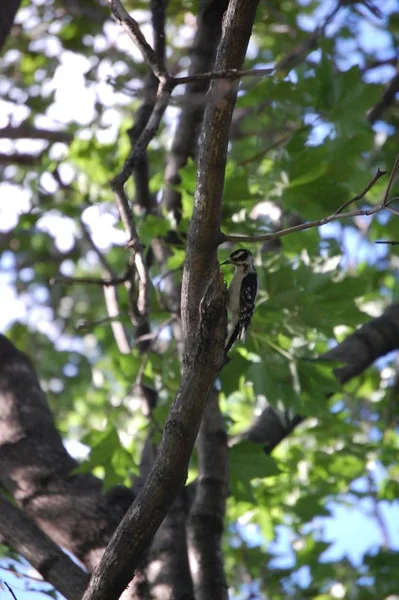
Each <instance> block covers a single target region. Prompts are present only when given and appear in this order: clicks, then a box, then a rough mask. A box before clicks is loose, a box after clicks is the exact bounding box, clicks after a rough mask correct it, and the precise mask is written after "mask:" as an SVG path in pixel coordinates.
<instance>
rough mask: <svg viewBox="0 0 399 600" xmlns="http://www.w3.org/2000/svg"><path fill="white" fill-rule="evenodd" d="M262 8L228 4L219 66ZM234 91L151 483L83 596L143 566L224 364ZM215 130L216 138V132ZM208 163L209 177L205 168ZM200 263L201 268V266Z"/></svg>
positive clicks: (240, 56) (112, 587) (218, 124)
mask: <svg viewBox="0 0 399 600" xmlns="http://www.w3.org/2000/svg"><path fill="white" fill-rule="evenodd" d="M256 7H257V1H255V0H232V1H231V2H230V4H229V8H228V10H227V13H226V15H225V20H224V34H223V37H222V41H221V44H220V48H219V55H218V56H219V58H218V60H217V68H218V69H220V70H222V69H225V68H241V67H242V63H243V60H244V57H245V53H246V49H247V45H248V41H249V38H250V35H251V30H252V24H253V21H254V18H255V12H256ZM236 94H237V86H233V88H232V89H231V93H230V94H229V96H228V98H227V99H226V100H225V101H224V102H223V103H219V104H218V106H216V105H214V106H208V109H207V111H206V114H205V120H204V126H203V131H204V137H203V144H202V150H201V153H200V160H199V177H198V182H197V192H196V199H195V208H194V214H193V219H192V222H191V228H190V234H189V238H188V239H189V243H188V251H187V261H186V267H185V274H184V279H185V294H184V295H183V298H184V311H183V313H184V328H185V331H186V332H187V334H188V335H187V341H188V343H187V347H186V361H185V369H184V373H183V378H182V383H181V385H180V388H179V391H178V393H177V396H176V398H175V400H174V402H173V405H172V407H171V410H170V413H169V417H168V419H167V422H166V424H165V429H164V433H163V437H162V441H161V444H160V447H159V451H158V454H157V457H156V460H155V464H154V466H153V468H152V470H151V473H150V475H149V477H148V479H147V482H146V484H145V486H144V488H143V489H142V490H141V492H140V493H139V495H138V497H137V498H136V500H135V502H134V503H133V505H132V507H131V508H130V509H129V511H128V513H127V514H126V516H125V518H124V519H123V521H122V523H121V524H120V526H119V527H118V529H117V531H116V533H115V535H114V537H113V539H112V541H111V543H110V544H109V546H108V548H107V550H106V552H105V553H104V555H103V558H102V560H101V561H100V564H99V566H98V567H97V569H96V571H95V573H94V575H93V577H92V579H91V581H90V584H89V587H88V589H87V591H86V593H85V596H84V600H94V599H96V600H105V599H107V600H114V599H116V598H118V596H119V595H120V593H121V592H122V591H123V589H124V588H125V587H126V585H127V583H128V582H129V580H130V577H131V569H132V568H135V567H136V566H137V563H138V561H139V559H140V556H141V554H142V552H143V549H144V548H145V547H146V546H147V545H148V543H149V542H150V540H151V538H152V536H153V535H154V533H155V531H156V530H157V528H158V527H159V525H160V523H161V522H162V520H163V518H164V516H165V514H166V512H167V511H168V509H169V507H170V506H171V504H172V501H173V498H174V497H175V495H176V493H177V492H178V491H179V489H180V488H181V486H182V484H183V483H184V481H185V478H186V474H187V467H188V463H189V459H190V456H191V452H192V448H193V445H194V442H195V438H196V435H197V432H198V428H199V424H200V421H201V417H202V412H203V410H204V407H205V404H206V401H207V399H208V397H209V394H210V392H211V391H212V389H213V386H214V383H215V380H216V377H217V373H218V372H219V370H220V368H221V367H222V363H223V348H224V339H225V335H226V318H225V298H224V286H223V282H222V281H221V279H220V278H219V271H218V267H217V258H216V251H217V242H218V236H219V227H220V219H221V199H222V189H223V175H224V166H225V163H226V154H227V146H228V134H229V128H230V123H231V115H232V112H233V108H234V104H235V100H236ZM216 130H217V132H218V135H217V136H216V135H214V133H215V131H216ZM208 152H209V156H208ZM208 162H209V164H210V176H209V178H208V176H207V175H208V174H206V172H205V166H207V164H208ZM197 265H198V266H199V270H196V268H195V267H196V266H197ZM204 276H205V279H204ZM191 292H192V295H191ZM191 328H192V331H191Z"/></svg>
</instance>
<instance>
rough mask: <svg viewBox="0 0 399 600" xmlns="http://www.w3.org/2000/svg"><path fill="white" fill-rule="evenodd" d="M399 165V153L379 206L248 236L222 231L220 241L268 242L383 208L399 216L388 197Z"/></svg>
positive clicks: (368, 215)
mask: <svg viewBox="0 0 399 600" xmlns="http://www.w3.org/2000/svg"><path fill="white" fill-rule="evenodd" d="M398 165H399V154H398V155H397V156H396V159H395V162H394V165H393V168H392V172H391V175H390V177H389V181H388V185H387V187H386V190H385V193H384V196H383V199H382V201H381V203H380V204H378V205H377V206H375V207H374V208H369V209H363V210H356V211H352V212H347V213H340V212H338V213H337V212H335V213H334V214H332V215H330V216H329V217H324V218H323V219H318V220H317V221H308V222H307V223H300V224H299V225H294V226H293V227H287V228H286V229H281V230H279V231H275V232H273V233H265V234H264V235H254V236H247V235H228V234H227V235H226V234H224V233H221V234H220V241H219V243H220V244H223V243H224V242H233V243H237V242H248V243H253V242H267V241H270V240H275V239H277V238H281V237H284V236H285V235H289V234H291V233H296V232H297V231H305V230H306V229H312V228H313V227H322V226H323V225H327V223H331V222H332V221H336V220H338V219H347V218H354V217H370V216H371V215H375V214H376V213H378V212H380V211H381V210H383V209H387V210H390V211H391V212H394V214H397V215H398V216H399V213H398V212H396V211H395V209H393V208H391V207H390V206H389V204H390V202H392V201H393V200H394V198H392V199H390V200H389V199H388V196H389V193H390V191H391V188H392V185H393V181H394V178H395V173H396V170H397V168H398ZM384 174H385V172H383V171H380V170H379V169H378V171H377V174H376V175H375V176H374V177H373V179H372V180H371V182H370V183H369V184H368V185H367V186H366V188H365V189H364V190H363V192H361V194H358V195H357V196H355V198H352V199H351V200H350V201H349V202H347V203H346V204H344V205H342V206H341V207H340V208H339V209H338V210H342V208H344V207H345V206H348V205H349V204H352V202H355V201H356V200H358V199H359V196H360V197H363V196H364V195H365V194H366V193H367V191H368V190H370V188H371V187H372V186H373V185H374V184H375V183H376V181H377V180H378V179H379V178H380V177H382V176H383V175H384Z"/></svg>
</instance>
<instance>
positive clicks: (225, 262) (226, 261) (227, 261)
mask: <svg viewBox="0 0 399 600" xmlns="http://www.w3.org/2000/svg"><path fill="white" fill-rule="evenodd" d="M222 265H231V260H230V259H229V258H228V259H227V260H225V261H224V262H222V263H220V266H222Z"/></svg>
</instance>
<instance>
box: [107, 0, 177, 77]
mask: <svg viewBox="0 0 399 600" xmlns="http://www.w3.org/2000/svg"><path fill="white" fill-rule="evenodd" d="M107 2H108V4H109V6H110V8H111V10H112V12H113V14H114V17H115V18H116V20H117V21H119V23H120V24H121V25H122V27H123V29H124V30H125V31H126V33H127V34H128V36H129V37H130V39H131V40H132V41H133V43H134V44H135V45H136V46H137V47H138V49H139V50H140V52H141V54H142V55H143V58H144V60H145V61H146V63H147V64H148V66H149V67H150V68H151V69H152V71H153V73H154V75H155V76H156V77H157V78H158V79H159V81H160V82H161V83H162V82H164V83H166V82H167V81H168V80H169V74H168V72H167V70H166V68H165V65H164V64H163V61H162V60H160V59H159V57H158V56H157V55H156V53H155V52H154V50H153V49H152V47H151V46H150V44H149V43H148V42H147V40H146V39H145V37H144V35H143V33H142V31H141V29H140V26H139V24H138V23H137V21H136V20H135V19H133V17H132V16H130V15H129V13H128V12H127V10H126V9H125V7H124V6H123V4H122V2H120V0H107Z"/></svg>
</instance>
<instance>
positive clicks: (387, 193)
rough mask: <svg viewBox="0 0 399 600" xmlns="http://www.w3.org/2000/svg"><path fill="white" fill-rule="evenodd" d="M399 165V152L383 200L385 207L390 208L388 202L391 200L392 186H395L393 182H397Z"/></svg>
mask: <svg viewBox="0 0 399 600" xmlns="http://www.w3.org/2000/svg"><path fill="white" fill-rule="evenodd" d="M398 164H399V152H398V154H397V155H396V158H395V162H394V163H393V167H392V171H391V174H390V176H389V181H388V185H387V188H386V190H385V194H384V198H383V200H382V204H383V205H384V206H388V204H389V201H388V199H389V194H390V193H391V189H392V186H393V182H394V180H395V176H396V171H397V169H398Z"/></svg>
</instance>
